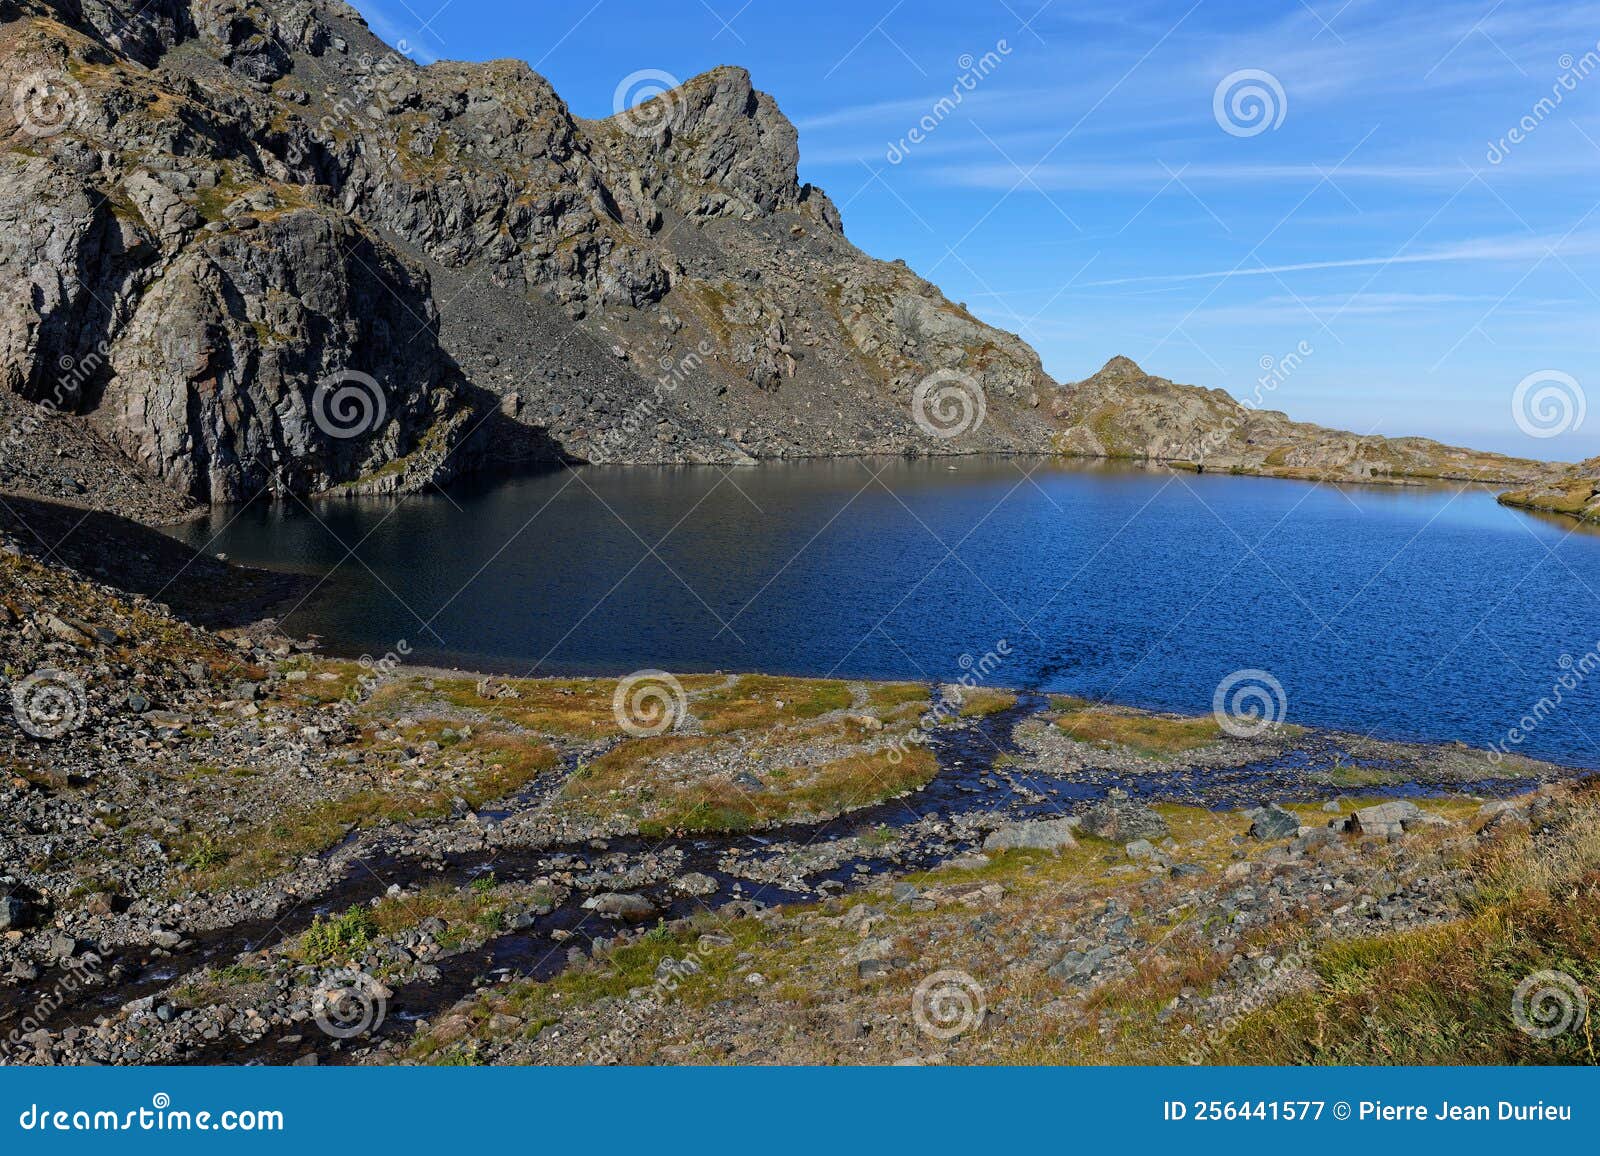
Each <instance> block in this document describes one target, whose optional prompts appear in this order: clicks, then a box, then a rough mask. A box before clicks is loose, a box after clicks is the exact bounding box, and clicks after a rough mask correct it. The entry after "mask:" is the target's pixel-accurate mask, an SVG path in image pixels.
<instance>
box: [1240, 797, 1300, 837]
mask: <svg viewBox="0 0 1600 1156" xmlns="http://www.w3.org/2000/svg"><path fill="white" fill-rule="evenodd" d="M1299 832H1300V818H1299V816H1297V815H1295V814H1294V813H1293V812H1292V811H1286V810H1284V809H1283V808H1282V807H1280V806H1278V804H1276V803H1268V804H1267V805H1266V806H1264V807H1262V808H1261V809H1260V810H1259V811H1257V812H1256V817H1255V821H1254V822H1252V823H1251V824H1250V837H1251V838H1252V839H1292V838H1293V837H1294V836H1295V835H1297V834H1299Z"/></svg>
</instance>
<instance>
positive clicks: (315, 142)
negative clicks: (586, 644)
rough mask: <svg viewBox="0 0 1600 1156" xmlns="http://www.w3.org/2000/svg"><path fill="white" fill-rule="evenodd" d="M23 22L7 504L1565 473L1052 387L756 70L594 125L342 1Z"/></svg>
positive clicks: (1101, 391) (1522, 478)
mask: <svg viewBox="0 0 1600 1156" xmlns="http://www.w3.org/2000/svg"><path fill="white" fill-rule="evenodd" d="M0 22H3V23H0V73H3V78H4V80H5V82H6V89H5V92H6V94H7V95H8V96H10V97H11V98H12V100H11V102H10V106H9V108H8V109H5V110H0V236H3V239H4V248H3V251H0V277H3V278H4V281H5V285H6V289H5V294H4V298H3V305H0V420H3V421H4V422H5V424H6V427H7V430H8V432H7V434H6V437H5V439H4V441H3V443H0V489H10V490H22V491H28V492H32V493H37V494H42V495H45V496H49V497H64V498H68V499H71V500H74V501H79V502H82V501H85V500H94V501H97V502H100V503H101V504H105V503H106V502H108V501H113V502H114V503H115V504H116V505H117V507H118V508H119V509H120V510H122V511H124V512H129V513H134V514H136V515H137V516H141V517H145V518H147V519H148V518H161V517H171V516H175V515H176V514H178V513H181V511H182V509H183V508H184V507H185V505H186V504H189V503H195V502H219V501H237V500H243V499H249V498H252V497H254V496H256V495H258V494H262V493H268V494H279V495H281V494H291V493H292V494H302V493H314V492H323V491H329V490H339V489H343V490H346V491H349V492H370V491H405V490H411V489H415V488H418V487H421V486H424V485H427V484H430V483H433V482H439V481H444V480H447V479H449V478H450V477H452V476H454V475H455V474H457V473H459V472H461V471H463V470H468V469H474V468H479V467H482V466H489V467H492V468H506V467H510V466H513V465H515V464H518V463H522V462H527V461H534V460H547V461H548V460H569V461H591V462H721V463H742V462H747V461H749V460H752V459H755V458H768V457H791V456H820V455H829V456H831V455H849V454H866V453H896V454H899V453H968V452H983V451H1027V452H1053V451H1061V452H1065V453H1069V454H1091V455H1097V456H1098V455H1103V456H1114V457H1130V458H1137V459H1141V460H1153V461H1173V460H1177V461H1180V462H1194V463H1197V464H1198V463H1202V462H1203V463H1205V464H1207V465H1208V466H1213V465H1215V466H1221V467H1223V468H1230V469H1239V470H1243V471H1247V472H1261V473H1278V474H1285V475H1289V476H1332V477H1341V478H1343V477H1349V478H1357V479H1377V480H1386V479H1387V480H1393V479H1395V478H1400V477H1418V476H1420V477H1463V476H1470V477H1475V478H1483V479H1484V480H1495V481H1507V482H1515V483H1518V484H1521V483H1526V482H1529V481H1533V480H1537V479H1538V478H1540V477H1542V476H1544V475H1543V474H1541V473H1540V471H1539V470H1538V468H1537V467H1536V466H1534V465H1533V464H1532V463H1522V462H1513V461H1511V460H1509V459H1500V458H1494V457H1492V456H1490V455H1479V454H1472V453H1470V452H1468V451H1456V450H1453V449H1450V448H1449V447H1444V446H1438V445H1436V444H1435V443H1431V442H1422V441H1414V440H1410V439H1407V440H1405V441H1398V442H1396V441H1387V442H1386V441H1385V440H1384V439H1381V438H1361V437H1357V436H1355V435H1350V434H1341V433H1337V432H1335V431H1327V430H1319V429H1316V428H1315V427H1310V426H1304V425H1297V424H1295V423H1292V422H1290V421H1289V420H1288V419H1287V418H1285V417H1283V415H1281V414H1275V413H1267V412H1261V411H1250V412H1244V411H1243V410H1242V407H1240V405H1239V404H1238V403H1237V402H1234V401H1233V400H1232V399H1230V398H1228V397H1227V395H1225V394H1222V393H1221V392H1220V391H1206V390H1200V389H1195V388H1192V387H1188V386H1177V385H1173V384H1172V383H1171V382H1167V381H1164V380H1163V379H1159V378H1149V377H1146V376H1145V375H1144V374H1143V373H1142V372H1141V371H1139V370H1138V367H1136V366H1134V365H1133V364H1132V363H1131V362H1127V361H1125V360H1124V359H1115V360H1113V361H1112V362H1111V363H1110V364H1108V365H1107V367H1106V368H1105V369H1104V370H1102V371H1101V372H1100V373H1099V374H1097V375H1095V376H1094V377H1092V378H1090V379H1088V380H1086V381H1084V382H1079V383H1076V384H1075V385H1072V386H1067V387H1062V386H1060V385H1058V384H1057V383H1056V382H1054V381H1052V380H1051V379H1050V378H1049V376H1047V375H1046V374H1045V373H1044V372H1043V370H1042V368H1041V366H1040V362H1039V358H1038V356H1037V355H1036V354H1035V353H1034V351H1033V350H1032V349H1030V348H1029V347H1028V346H1027V345H1026V344H1025V343H1024V342H1023V341H1021V340H1020V339H1019V338H1018V337H1016V336H1014V335H1012V334H1008V333H1004V332H1001V331H1000V330H997V329H995V328H992V327H990V326H988V325H985V324H983V323H982V322H981V321H979V320H977V319H976V318H975V317H973V316H972V315H971V314H970V313H968V312H967V311H966V309H965V308H964V307H962V306H960V305H958V304H955V303H953V302H951V301H948V300H946V299H945V298H944V297H943V296H942V295H941V294H940V293H939V291H938V290H937V289H936V288H935V287H934V286H932V285H931V284H929V283H928V282H926V281H924V280H922V279H921V278H919V277H918V276H916V275H915V274H914V273H912V272H911V271H910V270H909V269H908V268H906V267H905V266H904V265H903V264H901V263H898V262H887V263H886V262H882V261H878V260H874V259H872V258H870V257H868V256H866V255H865V254H864V253H862V252H861V251H860V250H858V249H856V248H855V247H854V246H853V245H852V244H851V243H850V242H849V241H848V240H847V239H846V238H845V235H844V233H843V228H842V224H841V221H840V216H839V213H838V211H837V210H836V209H835V207H834V206H833V204H832V203H831V202H830V201H829V200H828V198H827V196H826V195H825V194H823V193H822V192H821V191H820V190H818V189H816V188H813V187H811V186H809V185H805V184H802V183H800V181H799V180H798V177H797V164H798V157H799V152H798V147H799V146H798V141H797V136H796V132H795V129H794V127H793V126H792V125H791V124H790V123H789V122H788V121H787V120H786V119H785V118H784V116H783V114H782V113H781V112H780V111H779V110H778V108H777V106H776V105H775V104H774V102H773V101H772V100H771V98H770V97H768V96H766V95H764V94H762V93H760V92H758V91H756V90H755V89H754V88H753V87H752V85H751V82H750V78H749V76H748V75H747V74H746V73H744V72H743V71H742V70H739V69H735V68H719V69H716V70H714V71H712V72H710V73H707V74H705V75H703V76H700V77H696V78H694V79H692V80H690V81H688V82H687V83H685V84H682V85H680V86H677V87H673V88H670V89H664V90H663V91H661V93H660V94H659V95H658V96H657V97H656V98H655V99H654V100H650V101H647V102H645V103H643V104H640V105H638V106H637V107H634V108H631V109H628V110H626V111H624V112H622V113H619V114H618V115H616V116H613V117H610V118H608V119H604V120H596V121H591V120H584V119H581V118H579V117H576V116H574V115H573V114H572V112H571V111H570V110H569V109H568V108H567V107H566V105H565V104H564V103H563V102H562V100H561V99H560V97H559V96H557V95H556V93H555V92H554V91H553V90H552V89H551V87H550V85H549V84H548V83H547V82H546V81H545V80H544V79H543V78H541V77H540V76H538V75H536V74H535V73H533V72H532V71H531V70H530V69H529V68H528V67H527V66H526V65H525V64H523V63H521V62H517V61H492V62H489V63H486V64H457V63H449V62H441V63H437V64H433V65H429V66H427V67H420V66H418V65H416V64H415V63H413V62H412V61H411V60H409V59H407V58H406V56H405V55H404V54H403V52H401V51H397V50H393V49H390V48H389V47H387V46H386V45H384V44H383V43H381V42H380V41H379V40H377V39H376V38H375V37H374V36H373V35H372V34H371V33H370V32H369V31H368V29H367V28H366V26H365V24H364V23H363V22H362V21H361V19H360V17H359V16H358V15H357V14H356V13H355V12H354V11H353V10H352V9H350V8H348V7H346V6H345V5H343V4H341V3H338V2H337V0H149V2H147V3H144V4H142V5H139V6H134V5H128V4H113V3H109V2H107V0H0ZM5 113H9V115H5Z"/></svg>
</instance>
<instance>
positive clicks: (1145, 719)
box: [1052, 699, 1222, 758]
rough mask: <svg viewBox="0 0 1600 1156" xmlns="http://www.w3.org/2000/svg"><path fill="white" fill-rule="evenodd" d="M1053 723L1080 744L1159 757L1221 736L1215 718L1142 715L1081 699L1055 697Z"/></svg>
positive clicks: (1173, 753)
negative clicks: (1055, 710)
mask: <svg viewBox="0 0 1600 1156" xmlns="http://www.w3.org/2000/svg"><path fill="white" fill-rule="evenodd" d="M1052 701H1053V704H1054V705H1055V706H1056V708H1057V709H1058V710H1059V711H1060V713H1059V714H1058V715H1057V716H1056V720H1055V721H1056V726H1058V727H1060V728H1061V729H1062V730H1063V731H1065V732H1066V733H1067V734H1068V735H1069V736H1070V737H1071V738H1073V739H1074V740H1076V741H1077V742H1080V743H1090V744H1092V745H1094V746H1099V747H1127V748H1128V749H1129V750H1133V751H1136V752H1138V753H1139V754H1143V755H1153V756H1156V757H1158V758H1159V757H1162V756H1166V755H1176V754H1182V753H1183V752H1185V751H1192V750H1195V749H1197V748H1199V747H1203V746H1207V745H1209V744H1211V743H1214V742H1216V741H1217V740H1218V739H1220V738H1221V737H1222V728H1221V727H1219V726H1218V725H1217V722H1216V720H1215V719H1213V718H1211V717H1209V716H1205V717H1201V718H1180V717H1175V716H1170V715H1154V714H1143V713H1140V712H1136V711H1129V710H1125V709H1123V708H1120V707H1109V706H1094V705H1092V704H1089V703H1087V702H1084V701H1083V700H1082V699H1055V700H1052Z"/></svg>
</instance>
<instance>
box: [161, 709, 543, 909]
mask: <svg viewBox="0 0 1600 1156" xmlns="http://www.w3.org/2000/svg"><path fill="white" fill-rule="evenodd" d="M454 750H455V751H457V752H467V753H471V754H475V755H477V756H478V757H479V759H480V760H481V762H480V765H478V766H476V767H474V768H472V769H470V770H469V771H467V772H466V773H465V774H464V775H463V776H462V777H460V778H456V779H450V780H448V781H442V782H439V783H436V784H433V785H424V787H422V788H420V789H417V788H407V787H401V786H389V787H374V788H367V789H365V790H357V791H352V792H351V793H349V794H347V795H341V796H339V797H338V798H334V799H327V800H324V801H323V802H320V803H315V804H312V805H310V806H306V807H299V808H294V809H290V810H288V811H286V812H285V813H283V814H282V815H280V816H279V817H278V818H276V819H273V820H272V821H270V822H267V823H263V824H261V825H260V826H257V827H252V828H247V829H245V830H243V831H240V832H237V833H235V834H232V835H228V836H218V835H215V834H210V833H206V834H201V835H198V836H196V837H194V838H193V839H192V840H191V841H190V843H189V845H188V846H186V847H180V848H179V856H180V858H181V859H182V860H183V862H185V863H186V864H188V867H189V873H188V875H187V876H186V878H185V882H187V883H188V884H189V885H191V886H193V887H195V888H196V889H198V890H218V889H222V888H227V887H252V886H255V885H256V884H258V883H262V882H264V881H266V880H268V879H271V878H273V877H274V876H276V875H279V874H282V873H283V872H284V871H287V870H289V869H290V868H292V867H293V866H294V865H295V863H296V862H298V861H299V860H300V859H301V858H303V857H305V856H307V855H313V854H316V853H318V852H321V851H325V850H327V849H328V848H329V847H331V846H333V845H334V844H335V843H337V842H339V840H341V839H343V838H344V837H345V836H346V835H348V834H349V833H350V832H351V831H353V830H355V829H357V828H363V827H373V826H379V825H382V824H384V823H409V822H416V821H418V820H422V819H437V818H440V817H442V816H445V815H448V814H449V813H450V810H451V808H452V806H453V805H454V802H455V800H456V799H457V798H460V799H462V800H463V801H464V802H465V803H466V804H467V805H468V806H469V807H480V806H482V805H483V804H485V803H487V802H490V801H492V800H494V799H500V798H504V797H505V796H507V795H510V794H513V793H514V792H516V791H519V790H521V789H522V788H523V787H525V786H527V784H528V783H529V782H531V781H532V780H533V779H534V778H535V777H537V776H538V775H539V774H541V773H543V772H544V771H547V770H549V769H551V768H553V767H554V766H556V765H557V763H558V762H559V761H560V760H559V756H558V755H557V754H556V752H555V751H554V750H553V749H552V748H550V747H548V746H544V745H542V744H540V743H533V742H528V741H527V740H524V739H519V738H515V737H513V736H507V735H494V734H485V735H474V736H473V737H472V738H470V739H468V740H466V741H464V742H462V743H460V744H458V745H457V746H456V747H455V748H454ZM430 770H431V768H430ZM424 773H426V772H424Z"/></svg>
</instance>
